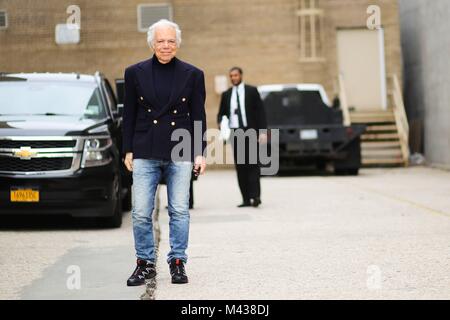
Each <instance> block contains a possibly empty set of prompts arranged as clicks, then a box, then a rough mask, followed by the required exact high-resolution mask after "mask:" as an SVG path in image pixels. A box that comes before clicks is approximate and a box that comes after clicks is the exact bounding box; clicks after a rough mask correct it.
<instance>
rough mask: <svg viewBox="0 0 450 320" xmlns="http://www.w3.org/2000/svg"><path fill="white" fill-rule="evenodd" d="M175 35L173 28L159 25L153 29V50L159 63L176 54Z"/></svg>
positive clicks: (168, 59) (167, 60)
mask: <svg viewBox="0 0 450 320" xmlns="http://www.w3.org/2000/svg"><path fill="white" fill-rule="evenodd" d="M176 39H177V36H176V32H175V28H172V27H159V28H157V29H156V30H155V39H154V40H153V51H154V52H155V55H156V57H157V58H158V60H159V61H160V62H161V63H168V62H170V60H172V58H173V57H175V55H176V54H177V40H176Z"/></svg>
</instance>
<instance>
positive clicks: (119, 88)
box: [115, 79, 125, 108]
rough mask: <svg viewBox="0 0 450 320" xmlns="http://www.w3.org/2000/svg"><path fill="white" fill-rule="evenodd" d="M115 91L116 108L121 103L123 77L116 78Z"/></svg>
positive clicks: (123, 88)
mask: <svg viewBox="0 0 450 320" xmlns="http://www.w3.org/2000/svg"><path fill="white" fill-rule="evenodd" d="M115 82H116V92H117V103H118V104H117V108H119V106H120V105H123V97H124V93H125V80H124V79H116V80H115Z"/></svg>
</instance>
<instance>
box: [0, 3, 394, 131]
mask: <svg viewBox="0 0 450 320" xmlns="http://www.w3.org/2000/svg"><path fill="white" fill-rule="evenodd" d="M152 2H155V3H161V2H165V1H164V0H127V1H123V0H78V1H76V2H74V1H73V0H45V1H36V0H0V8H1V9H7V11H8V15H9V21H10V27H9V29H7V30H4V31H0V71H37V72H39V71H50V72H51V71H61V72H68V71H70V72H72V71H77V72H83V73H93V72H95V71H96V70H101V71H102V72H103V73H105V75H106V76H107V77H108V78H109V79H114V78H121V77H123V70H124V68H125V67H126V66H128V65H130V64H132V63H135V62H137V61H141V60H144V59H147V58H148V57H149V56H150V55H151V52H150V49H149V48H148V47H147V44H146V35H145V33H139V32H138V31H137V14H136V7H137V5H138V4H140V3H152ZM167 2H169V3H171V4H172V6H173V12H174V17H173V18H174V20H175V21H176V22H177V23H179V24H180V26H181V28H182V31H183V44H182V47H181V49H180V51H179V57H180V58H181V59H183V60H186V61H188V62H190V63H192V64H194V65H197V66H199V67H200V68H202V69H203V70H204V71H205V74H206V86H207V116H208V124H209V126H215V117H216V113H217V109H218V104H219V95H217V94H215V92H214V77H215V76H216V75H222V74H227V73H228V69H229V68H230V67H231V66H233V65H239V66H242V67H243V69H244V72H245V81H246V82H248V83H251V84H254V85H260V84H267V83H290V82H319V83H322V84H323V85H324V86H325V88H326V90H327V92H328V95H330V98H332V97H333V95H334V94H335V92H336V86H335V82H336V78H337V70H338V68H337V53H336V30H337V29H338V28H365V27H366V19H367V17H368V16H367V13H366V9H367V7H368V6H369V5H371V4H378V5H380V7H381V9H382V14H383V16H382V23H383V27H384V28H385V49H386V69H387V73H388V74H391V73H397V74H398V75H399V77H400V78H402V74H401V47H400V27H399V17H398V5H397V1H396V0H321V1H319V6H320V7H321V8H323V9H324V12H325V18H324V29H325V32H324V44H323V45H324V47H325V55H324V58H325V59H324V61H323V62H316V63H301V62H299V57H300V47H299V39H300V35H299V23H298V18H297V17H296V15H295V12H296V10H297V8H298V4H299V1H298V0H277V1H273V0H246V1H240V0H208V1H205V0H173V1H167ZM73 3H76V4H77V5H79V6H80V8H81V42H80V43H79V44H77V45H65V46H58V45H56V44H55V41H54V29H55V24H57V23H64V22H65V21H66V19H67V17H68V14H67V13H66V8H67V6H69V5H70V4H73ZM355 54H358V53H357V52H355ZM363 80H364V79H362V81H363Z"/></svg>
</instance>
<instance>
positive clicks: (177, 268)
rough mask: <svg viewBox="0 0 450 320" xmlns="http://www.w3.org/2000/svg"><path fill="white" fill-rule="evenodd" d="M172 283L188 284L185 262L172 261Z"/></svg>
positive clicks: (170, 265) (170, 266) (170, 264)
mask: <svg viewBox="0 0 450 320" xmlns="http://www.w3.org/2000/svg"><path fill="white" fill-rule="evenodd" d="M169 268H170V275H171V276H172V283H188V277H187V275H186V270H185V269H184V262H183V261H182V260H181V259H172V260H171V261H170V263H169Z"/></svg>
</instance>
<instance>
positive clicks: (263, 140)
mask: <svg viewBox="0 0 450 320" xmlns="http://www.w3.org/2000/svg"><path fill="white" fill-rule="evenodd" d="M258 142H259V143H260V144H265V143H267V134H265V133H261V134H260V135H259V137H258Z"/></svg>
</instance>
